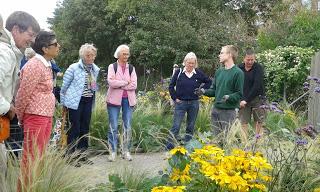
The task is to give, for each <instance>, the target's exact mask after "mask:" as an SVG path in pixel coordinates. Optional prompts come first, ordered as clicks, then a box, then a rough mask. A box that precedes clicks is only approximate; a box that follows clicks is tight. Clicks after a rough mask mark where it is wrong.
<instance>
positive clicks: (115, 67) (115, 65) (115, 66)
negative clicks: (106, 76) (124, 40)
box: [113, 62, 118, 73]
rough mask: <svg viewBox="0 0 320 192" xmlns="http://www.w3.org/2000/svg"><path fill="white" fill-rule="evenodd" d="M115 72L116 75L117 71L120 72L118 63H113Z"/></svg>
mask: <svg viewBox="0 0 320 192" xmlns="http://www.w3.org/2000/svg"><path fill="white" fill-rule="evenodd" d="M113 70H114V73H117V70H118V64H117V62H115V63H113Z"/></svg>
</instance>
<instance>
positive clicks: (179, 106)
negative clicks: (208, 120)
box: [166, 100, 199, 150]
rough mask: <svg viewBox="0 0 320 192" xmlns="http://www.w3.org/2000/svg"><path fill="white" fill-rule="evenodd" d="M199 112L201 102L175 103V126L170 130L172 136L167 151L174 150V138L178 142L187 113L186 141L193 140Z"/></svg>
mask: <svg viewBox="0 0 320 192" xmlns="http://www.w3.org/2000/svg"><path fill="white" fill-rule="evenodd" d="M198 111H199V100H191V101H181V102H179V103H177V102H175V109H174V115H173V126H172V128H171V130H170V134H171V135H170V136H169V139H168V142H167V146H166V148H167V150H171V149H173V148H174V144H173V139H172V136H173V137H174V138H175V139H176V140H177V137H178V135H179V131H180V127H181V123H182V120H183V118H184V115H185V113H187V127H186V135H185V137H184V141H185V142H188V141H190V140H191V139H192V136H193V132H194V125H195V123H196V119H197V115H198Z"/></svg>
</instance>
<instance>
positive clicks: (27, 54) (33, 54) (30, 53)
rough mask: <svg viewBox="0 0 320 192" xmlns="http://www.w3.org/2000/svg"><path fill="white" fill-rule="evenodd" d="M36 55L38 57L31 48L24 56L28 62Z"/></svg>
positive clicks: (25, 51)
mask: <svg viewBox="0 0 320 192" xmlns="http://www.w3.org/2000/svg"><path fill="white" fill-rule="evenodd" d="M35 55H36V52H35V51H34V50H33V49H32V48H31V47H27V48H26V50H24V56H25V57H26V58H27V59H28V60H29V59H31V58H32V57H33V56H35Z"/></svg>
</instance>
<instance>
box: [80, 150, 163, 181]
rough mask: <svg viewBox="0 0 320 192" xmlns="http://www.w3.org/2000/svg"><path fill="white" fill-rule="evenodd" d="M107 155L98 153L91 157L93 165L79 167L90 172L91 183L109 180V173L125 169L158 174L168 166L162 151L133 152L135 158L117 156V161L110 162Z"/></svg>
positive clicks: (149, 174)
mask: <svg viewBox="0 0 320 192" xmlns="http://www.w3.org/2000/svg"><path fill="white" fill-rule="evenodd" d="M107 157H108V156H107V155H98V156H95V157H91V158H90V160H91V161H93V162H94V164H93V165H83V166H81V167H80V168H79V169H83V171H87V172H88V176H90V179H91V180H92V181H90V183H92V184H93V185H96V184H100V183H106V182H108V175H109V174H112V173H122V172H123V171H124V170H133V171H134V172H139V173H146V174H147V175H148V176H156V175H158V172H159V171H162V170H164V169H165V168H166V166H167V161H166V160H164V152H162V153H141V154H132V157H133V160H132V161H127V160H124V159H122V158H121V157H119V156H117V159H116V161H115V162H109V161H108V159H107Z"/></svg>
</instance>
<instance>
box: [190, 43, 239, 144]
mask: <svg viewBox="0 0 320 192" xmlns="http://www.w3.org/2000/svg"><path fill="white" fill-rule="evenodd" d="M237 56H238V49H237V48H236V47H235V46H233V45H226V46H224V47H222V49H221V52H220V55H219V60H220V63H222V64H223V66H222V67H220V68H219V69H218V70H217V71H216V73H215V76H214V80H213V81H212V85H211V87H210V88H209V89H199V88H198V89H196V90H195V93H196V94H198V95H201V94H204V95H206V96H209V97H215V101H214V106H213V109H212V113H211V120H212V125H213V133H214V135H218V134H220V133H223V134H224V135H226V133H227V132H228V130H229V128H230V126H231V125H232V123H233V122H234V120H235V119H236V109H237V108H239V104H240V100H241V98H242V93H243V83H244V74H243V72H242V71H241V69H239V68H238V67H237V66H236V65H235V64H234V62H235V60H236V58H237ZM223 138H225V137H223Z"/></svg>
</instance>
